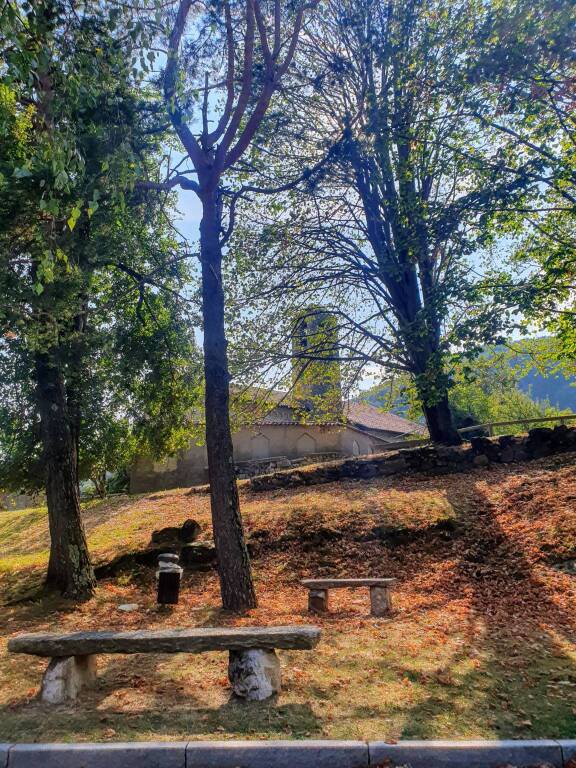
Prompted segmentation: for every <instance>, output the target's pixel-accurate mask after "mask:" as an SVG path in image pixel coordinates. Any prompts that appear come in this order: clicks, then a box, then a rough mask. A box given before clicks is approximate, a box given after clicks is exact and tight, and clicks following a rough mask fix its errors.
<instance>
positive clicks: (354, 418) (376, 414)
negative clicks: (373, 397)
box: [346, 403, 426, 435]
mask: <svg viewBox="0 0 576 768" xmlns="http://www.w3.org/2000/svg"><path fill="white" fill-rule="evenodd" d="M346 418H347V420H348V421H349V422H350V423H351V424H357V425H358V426H359V427H364V428H365V429H379V430H383V431H386V432H397V433H399V434H406V433H416V434H419V435H424V434H426V428H425V427H424V426H422V424H418V423H417V422H415V421H411V420H410V419H405V418H404V417H403V416H397V415H396V414H395V413H390V412H389V411H381V410H380V408H376V406H374V405H370V403H348V404H347V405H346Z"/></svg>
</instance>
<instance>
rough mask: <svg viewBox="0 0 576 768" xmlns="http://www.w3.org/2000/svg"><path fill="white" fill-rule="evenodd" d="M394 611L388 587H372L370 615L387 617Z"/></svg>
mask: <svg viewBox="0 0 576 768" xmlns="http://www.w3.org/2000/svg"><path fill="white" fill-rule="evenodd" d="M391 611H392V596H391V594H390V589H389V588H388V587H370V613H371V614H372V616H386V615H387V614H389V613H390V612H391Z"/></svg>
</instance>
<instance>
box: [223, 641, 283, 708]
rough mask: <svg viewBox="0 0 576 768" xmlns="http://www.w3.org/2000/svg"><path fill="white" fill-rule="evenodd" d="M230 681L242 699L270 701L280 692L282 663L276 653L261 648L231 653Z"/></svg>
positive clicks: (229, 664)
mask: <svg viewBox="0 0 576 768" xmlns="http://www.w3.org/2000/svg"><path fill="white" fill-rule="evenodd" d="M228 679H229V680H230V682H231V683H232V690H233V691H234V693H235V694H236V696H239V697H240V698H241V699H248V701H262V700H263V699H268V698H269V697H270V696H273V695H274V694H275V693H278V692H279V691H280V661H279V660H278V656H276V651H269V650H263V649H260V648H254V649H250V650H245V651H230V660H229V662H228Z"/></svg>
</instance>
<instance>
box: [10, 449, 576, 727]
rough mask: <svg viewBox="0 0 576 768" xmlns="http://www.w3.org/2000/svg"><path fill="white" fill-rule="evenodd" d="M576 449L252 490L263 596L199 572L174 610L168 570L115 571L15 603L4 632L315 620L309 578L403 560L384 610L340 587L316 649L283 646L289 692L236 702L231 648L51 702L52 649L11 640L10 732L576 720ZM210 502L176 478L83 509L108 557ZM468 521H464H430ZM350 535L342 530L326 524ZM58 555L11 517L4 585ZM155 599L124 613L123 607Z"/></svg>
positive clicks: (32, 521) (106, 678)
mask: <svg viewBox="0 0 576 768" xmlns="http://www.w3.org/2000/svg"><path fill="white" fill-rule="evenodd" d="M574 458H575V456H574V455H569V456H564V457H561V458H556V459H545V460H541V461H538V462H531V463H530V464H526V465H524V466H522V465H519V466H514V467H495V468H491V469H488V470H475V471H474V472H471V473H469V474H467V475H454V476H446V477H438V478H423V477H420V478H404V479H402V480H398V479H392V478H390V479H383V480H372V481H358V482H346V483H335V484H332V485H325V486H318V487H307V488H302V489H292V490H289V491H276V492H273V493H268V494H251V495H248V494H246V493H245V492H244V493H243V498H242V502H243V512H244V517H245V522H246V527H247V530H248V531H249V532H250V533H254V532H255V531H258V532H260V534H259V536H261V535H262V534H261V532H262V531H267V532H268V538H267V539H266V538H264V539H262V538H259V540H260V541H261V544H259V545H258V549H257V551H256V555H255V557H254V571H255V578H256V584H257V590H258V594H259V598H260V606H259V608H258V609H256V610H254V611H251V612H250V614H249V615H247V616H245V617H242V618H240V619H237V618H236V619H234V618H232V617H230V616H226V615H224V614H223V613H222V612H221V611H219V610H218V609H217V608H216V607H215V606H217V605H218V584H217V579H216V577H215V574H213V573H203V574H202V573H195V574H187V575H186V576H185V579H184V583H183V591H182V600H181V603H180V605H179V606H177V607H176V608H175V610H174V611H173V612H172V613H168V614H167V613H159V612H158V611H157V610H156V607H155V604H154V582H153V575H152V574H150V573H149V572H145V571H142V572H140V573H138V574H133V575H130V576H123V577H119V578H118V579H116V580H110V581H107V582H103V583H102V584H101V585H100V587H99V590H98V594H97V597H96V598H95V599H94V600H93V601H91V602H90V603H89V604H87V605H83V606H74V605H71V604H67V603H66V602H64V601H62V600H58V599H56V598H45V599H44V600H42V601H38V602H36V603H27V604H20V605H17V606H13V607H8V608H4V609H2V612H1V613H0V627H1V634H2V636H3V638H5V637H6V636H10V635H12V634H17V633H19V632H22V631H43V630H58V631H65V630H74V629H80V628H113V627H116V628H121V627H122V628H128V627H134V628H140V627H160V626H167V625H173V626H190V625H212V624H242V623H243V624H284V623H292V622H295V623H298V622H300V623H306V622H309V621H310V617H309V616H308V614H307V612H306V595H305V593H304V591H303V590H302V589H301V588H300V587H299V585H298V580H299V579H300V578H302V577H304V576H310V575H328V574H335V575H351V576H361V575H367V574H376V575H395V576H398V578H399V586H398V589H397V591H396V595H395V614H394V615H393V616H392V617H391V618H389V619H373V618H371V617H370V616H369V615H368V600H367V595H366V594H364V593H362V592H352V593H346V592H335V593H334V597H333V598H331V600H332V606H331V607H332V613H331V614H330V615H329V616H326V617H323V618H320V619H316V618H315V619H314V622H315V623H318V624H320V625H321V626H322V628H323V639H322V641H321V644H320V646H319V647H318V649H317V650H316V651H313V652H290V653H288V652H285V653H282V654H281V659H282V662H283V665H284V667H285V673H284V681H283V682H284V690H283V692H282V694H281V695H280V696H279V698H278V699H277V700H276V701H268V702H263V703H254V704H245V703H238V702H234V701H230V700H229V689H228V686H227V681H226V658H225V654H221V653H215V654H204V655H202V656H201V657H194V656H188V655H179V656H162V655H153V656H150V655H148V656H132V657H131V656H126V657H122V656H107V657H101V658H100V660H99V663H100V669H101V677H100V684H99V687H98V689H97V690H95V691H90V692H85V693H84V695H83V696H82V698H81V699H80V700H79V701H78V702H77V704H76V705H75V706H70V707H46V706H44V705H41V704H39V703H38V702H37V701H35V699H34V697H35V694H36V693H37V689H38V684H39V680H40V676H41V672H42V669H43V668H44V666H45V661H42V660H36V659H33V658H30V659H29V658H27V657H18V656H9V655H8V654H6V652H5V640H4V639H3V640H2V641H1V643H0V740H13V739H16V740H26V741H32V740H68V739H79V740H82V739H84V740H100V739H103V740H106V739H113V740H116V739H120V738H125V739H152V738H155V739H156V738H159V739H164V738H165V739H176V738H246V737H247V738H258V737H262V738H274V737H276V738H286V737H290V736H293V737H305V736H314V737H325V738H373V737H379V738H386V739H397V738H411V737H412V738H416V737H420V738H434V737H436V738H464V737H521V736H523V737H544V736H548V737H557V736H564V737H572V738H573V737H575V736H576V718H575V717H574V715H575V714H576V645H575V643H574V640H575V637H576V632H575V630H576V619H575V618H574V599H575V597H576V577H574V576H569V575H567V574H565V573H560V572H558V571H556V570H553V569H552V568H551V567H550V566H549V565H548V564H547V562H548V559H549V558H550V555H551V554H553V555H555V556H556V555H569V554H571V553H572V552H575V551H576V513H575V511H574V501H575V500H576V474H575V473H574V469H573V463H574ZM187 517H194V518H196V519H197V520H199V522H200V523H201V524H202V526H203V529H204V532H205V537H208V535H209V511H208V499H207V497H206V496H202V495H193V496H191V495H186V493H185V492H184V491H182V492H181V491H170V492H165V493H161V494H155V495H152V496H148V497H137V498H133V499H127V498H123V499H115V500H114V501H112V502H108V503H105V504H95V505H92V506H90V507H89V508H87V509H86V510H85V519H86V525H87V529H88V531H89V539H90V546H91V550H92V552H93V555H94V558H95V560H96V561H103V560H105V559H107V558H108V557H110V556H112V555H114V554H117V553H119V552H120V551H122V550H124V549H134V548H135V547H136V546H137V545H138V544H145V543H147V541H148V540H149V536H150V532H151V531H152V530H153V529H154V528H156V527H161V526H164V525H170V524H177V523H180V522H182V521H183V520H184V519H186V518H187ZM447 517H449V518H453V519H454V520H455V521H456V523H457V533H456V534H455V535H452V536H446V535H444V534H442V533H438V532H436V533H435V532H433V531H429V532H426V530H425V529H426V527H428V526H430V525H431V524H433V523H434V522H436V521H438V520H442V519H445V518H447ZM380 524H385V525H387V526H390V527H392V528H393V527H398V528H409V529H412V534H411V535H409V536H405V537H404V538H403V539H402V540H401V541H399V542H397V543H396V544H395V545H393V546H391V545H383V544H382V543H381V542H378V541H371V542H367V541H360V540H359V539H361V538H362V536H363V534H364V533H365V532H366V531H367V530H368V529H369V528H371V527H372V526H374V525H380ZM326 528H329V529H332V530H335V531H338V532H339V533H340V534H341V538H340V539H333V540H330V541H327V540H325V539H326V537H325V536H322V535H317V534H318V533H319V532H320V533H321V532H322V530H323V529H326ZM46 558H47V550H46V517H45V511H44V510H42V509H37V510H26V511H25V512H14V513H11V512H10V513H2V514H0V590H1V591H2V593H3V594H4V595H7V596H9V595H11V594H14V592H15V591H17V590H21V589H22V588H28V587H29V586H30V585H32V584H34V583H37V582H38V580H39V578H40V577H41V574H42V570H43V568H44V566H45V563H46ZM125 602H137V603H138V604H139V605H140V609H139V610H138V611H136V612H134V613H130V614H123V613H122V612H120V611H118V608H117V607H118V605H120V604H122V603H125Z"/></svg>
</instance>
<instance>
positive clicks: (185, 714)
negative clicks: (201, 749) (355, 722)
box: [0, 654, 322, 742]
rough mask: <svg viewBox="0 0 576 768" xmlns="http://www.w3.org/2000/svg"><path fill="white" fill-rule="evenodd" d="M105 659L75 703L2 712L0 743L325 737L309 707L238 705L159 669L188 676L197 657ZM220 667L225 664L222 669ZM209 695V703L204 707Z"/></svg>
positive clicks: (220, 692) (222, 693)
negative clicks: (178, 663) (176, 668)
mask: <svg viewBox="0 0 576 768" xmlns="http://www.w3.org/2000/svg"><path fill="white" fill-rule="evenodd" d="M222 655H223V654H219V656H222ZM109 658H110V659H111V660H110V661H108V663H107V664H106V668H105V669H104V670H103V671H102V672H101V674H100V676H99V678H98V683H97V687H96V688H94V689H92V690H84V691H82V692H81V694H80V696H79V698H78V699H77V701H76V702H74V703H73V704H70V705H58V706H54V705H47V704H43V703H41V702H40V701H38V700H37V699H32V700H29V701H27V702H26V701H15V702H13V703H11V704H9V705H6V706H3V707H0V740H6V741H25V742H33V741H38V740H51V741H94V740H96V741H101V740H106V739H110V740H114V741H117V740H120V739H126V740H139V739H141V740H151V739H154V738H158V734H161V736H162V738H165V739H166V738H167V739H170V738H182V734H186V738H188V737H189V738H192V739H193V738H214V735H215V734H219V735H220V736H221V737H225V736H226V735H227V734H228V735H235V736H236V737H238V736H240V737H241V736H243V735H244V736H247V737H250V736H252V737H256V736H261V737H263V738H275V737H276V738H287V737H296V738H298V737H300V738H302V737H308V736H317V735H319V734H320V733H321V732H322V727H321V723H320V721H319V719H318V718H317V716H316V715H315V714H314V712H313V711H312V708H311V707H310V706H308V705H305V704H297V703H285V704H279V703H278V700H277V698H276V697H273V698H271V699H268V700H266V701H262V702H246V701H241V700H239V699H236V698H234V697H232V696H231V695H230V693H229V690H228V689H227V688H226V689H224V688H223V687H219V686H218V684H215V683H214V682H212V683H211V684H210V685H211V686H212V687H211V689H209V690H208V691H207V690H206V689H207V688H208V686H207V685H206V686H205V685H202V690H200V689H198V688H196V690H195V688H194V682H192V681H191V680H190V679H188V678H186V677H178V676H177V675H174V674H173V669H172V668H170V669H168V670H166V671H165V672H163V669H162V668H163V666H164V665H166V664H167V663H168V664H170V662H172V664H173V662H174V661H175V660H178V661H180V660H181V662H182V667H181V669H182V670H183V671H184V672H185V670H186V669H187V668H189V667H188V665H189V664H190V659H191V658H192V659H194V660H195V661H196V662H197V663H199V664H202V663H203V662H202V660H201V659H202V657H193V656H192V657H191V656H190V655H187V654H179V655H176V656H171V655H170V656H166V655H161V654H146V655H141V656H133V657H128V656H115V657H109ZM45 661H46V663H47V661H48V660H45ZM192 663H194V662H192ZM204 663H205V662H204ZM225 663H226V662H225V661H224V659H222V666H223V668H225ZM184 665H186V666H184ZM198 683H199V681H196V685H198ZM222 683H224V681H222ZM135 690H137V691H138V693H139V695H140V697H139V700H138V701H136V702H134V701H133V700H131V698H130V697H131V694H133V692H134V691H135ZM207 698H209V699H210V698H213V699H214V702H213V703H212V701H210V704H209V705H207V702H206V699H207ZM115 702H117V705H115Z"/></svg>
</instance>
